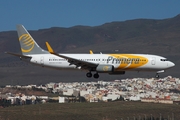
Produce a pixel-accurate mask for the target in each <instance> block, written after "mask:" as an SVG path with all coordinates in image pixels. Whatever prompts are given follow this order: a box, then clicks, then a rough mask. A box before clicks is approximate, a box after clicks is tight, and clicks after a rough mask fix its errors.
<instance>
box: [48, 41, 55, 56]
mask: <svg viewBox="0 0 180 120" xmlns="http://www.w3.org/2000/svg"><path fill="white" fill-rule="evenodd" d="M46 47H47V49H48V51H49V52H50V53H52V54H53V53H54V50H53V49H52V48H51V46H50V45H49V43H48V42H46Z"/></svg>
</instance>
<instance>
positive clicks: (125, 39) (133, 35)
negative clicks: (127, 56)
mask: <svg viewBox="0 0 180 120" xmlns="http://www.w3.org/2000/svg"><path fill="white" fill-rule="evenodd" d="M25 27H26V26H25ZM27 29H28V28H27ZM28 31H29V32H30V34H31V35H32V36H33V38H34V39H35V40H36V42H37V43H38V44H39V45H40V46H41V47H42V48H43V49H46V46H45V42H46V41H48V42H49V43H50V44H51V46H52V47H53V48H54V49H55V51H57V52H59V53H89V50H90V49H92V50H93V52H94V53H99V52H102V53H144V54H157V55H161V56H164V57H167V58H168V59H170V60H171V61H173V62H174V63H175V64H176V66H175V67H174V68H172V69H170V70H168V71H167V72H166V73H163V74H161V75H160V76H167V75H172V76H175V77H179V76H180V75H179V72H178V71H179V68H178V66H179V65H180V60H179V58H180V53H179V52H180V42H179V40H180V15H177V16H175V17H173V18H168V19H162V20H155V19H135V20H127V21H121V22H118V21H116V22H111V23H105V24H103V25H100V26H95V27H91V26H74V27H70V28H61V27H52V28H49V29H39V30H36V31H32V30H28ZM4 51H11V52H17V53H20V47H19V42H18V37H17V33H16V31H6V32H0V82H1V81H4V82H3V83H6V84H15V83H17V80H18V81H21V82H19V84H21V83H22V84H26V83H28V82H30V81H32V83H38V82H36V81H37V79H38V80H39V79H41V80H40V81H42V82H43V83H44V81H50V80H51V81H91V80H94V79H87V78H86V77H85V72H80V71H76V72H71V71H56V70H51V69H49V70H46V69H44V68H40V67H34V66H32V65H29V64H27V63H24V62H22V61H19V59H18V58H16V57H14V56H10V55H6V54H4ZM24 70H25V71H26V73H25V71H24ZM31 72H33V73H34V74H35V75H34V74H31ZM59 74H60V75H59ZM70 75H72V76H73V75H74V77H69V76H70ZM154 75H155V74H154V73H136V72H132V73H131V72H130V73H129V72H128V73H126V75H124V76H109V75H105V74H102V75H100V79H103V80H114V79H121V78H127V77H154ZM18 76H19V77H18ZM23 76H28V78H27V77H23ZM48 76H49V78H48ZM62 76H63V77H62ZM47 78H48V79H47ZM62 78H63V80H62ZM74 78H76V79H74ZM34 79H36V80H34ZM45 79H46V80H45ZM60 79H61V80H60ZM12 80H13V81H15V82H13V83H12V82H9V81H12ZM27 80H28V82H27ZM22 81H23V82H22ZM1 83H2V82H1ZM0 85H1V84H0ZM2 85H3V84H2Z"/></svg>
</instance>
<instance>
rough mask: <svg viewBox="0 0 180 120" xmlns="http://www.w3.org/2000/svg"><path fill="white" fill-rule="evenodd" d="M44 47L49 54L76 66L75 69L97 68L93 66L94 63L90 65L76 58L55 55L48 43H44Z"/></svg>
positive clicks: (95, 65)
mask: <svg viewBox="0 0 180 120" xmlns="http://www.w3.org/2000/svg"><path fill="white" fill-rule="evenodd" d="M46 46H47V49H48V51H49V52H50V53H51V54H54V55H56V56H58V57H62V58H64V59H67V60H68V62H69V63H70V65H76V66H77V68H78V67H81V68H82V69H93V68H96V67H97V66H98V64H95V63H92V62H87V61H82V60H78V59H76V58H72V57H69V56H65V55H61V54H58V53H55V52H54V50H53V49H52V48H51V46H50V45H49V43H48V42H46Z"/></svg>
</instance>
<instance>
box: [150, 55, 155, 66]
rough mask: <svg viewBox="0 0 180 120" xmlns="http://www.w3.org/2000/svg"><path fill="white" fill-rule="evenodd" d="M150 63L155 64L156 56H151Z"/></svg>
mask: <svg viewBox="0 0 180 120" xmlns="http://www.w3.org/2000/svg"><path fill="white" fill-rule="evenodd" d="M151 64H152V65H155V64H156V58H155V57H153V58H152V61H151Z"/></svg>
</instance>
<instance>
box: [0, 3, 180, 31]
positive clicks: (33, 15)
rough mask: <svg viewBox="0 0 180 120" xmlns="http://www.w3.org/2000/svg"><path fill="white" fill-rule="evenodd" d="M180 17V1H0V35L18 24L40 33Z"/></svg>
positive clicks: (13, 28)
mask: <svg viewBox="0 0 180 120" xmlns="http://www.w3.org/2000/svg"><path fill="white" fill-rule="evenodd" d="M178 14H180V0H0V15H1V17H0V32H1V31H9V30H15V29H16V24H23V25H24V26H25V27H26V28H27V29H28V30H38V29H43V28H50V27H66V28H68V27H72V26H76V25H87V26H98V25H102V24H104V23H108V22H112V21H125V20H131V19H137V18H151V19H165V18H172V17H174V16H176V15H178Z"/></svg>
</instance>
